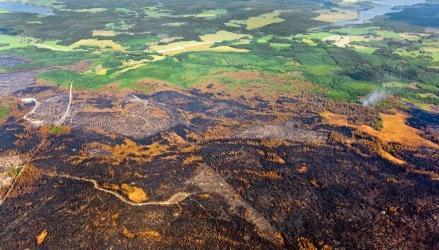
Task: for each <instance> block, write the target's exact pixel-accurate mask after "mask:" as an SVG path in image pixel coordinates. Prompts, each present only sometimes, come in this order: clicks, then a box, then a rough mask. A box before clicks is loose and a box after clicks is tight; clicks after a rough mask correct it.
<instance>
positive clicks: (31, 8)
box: [0, 2, 53, 15]
mask: <svg viewBox="0 0 439 250" xmlns="http://www.w3.org/2000/svg"><path fill="white" fill-rule="evenodd" d="M0 9H5V10H7V11H8V12H25V13H33V14H39V15H52V14H53V12H52V9H51V8H49V7H45V6H36V5H33V4H26V3H18V2H17V3H15V2H14V3H12V2H3V3H0Z"/></svg>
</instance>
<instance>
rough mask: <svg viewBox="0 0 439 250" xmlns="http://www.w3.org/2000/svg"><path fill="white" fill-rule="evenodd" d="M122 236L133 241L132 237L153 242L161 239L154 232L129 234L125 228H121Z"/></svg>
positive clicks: (159, 235)
mask: <svg viewBox="0 0 439 250" xmlns="http://www.w3.org/2000/svg"><path fill="white" fill-rule="evenodd" d="M121 233H122V236H124V237H125V238H128V239H133V238H134V237H138V238H140V239H144V240H155V241H158V240H160V239H161V238H162V235H161V234H160V233H159V232H157V231H155V230H142V231H137V232H131V231H130V230H128V229H127V228H126V227H122V232H121Z"/></svg>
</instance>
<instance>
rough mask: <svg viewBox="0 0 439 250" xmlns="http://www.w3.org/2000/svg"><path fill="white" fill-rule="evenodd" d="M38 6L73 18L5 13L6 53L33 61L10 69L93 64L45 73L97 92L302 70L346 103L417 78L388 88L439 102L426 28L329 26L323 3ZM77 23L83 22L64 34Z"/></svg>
mask: <svg viewBox="0 0 439 250" xmlns="http://www.w3.org/2000/svg"><path fill="white" fill-rule="evenodd" d="M37 4H40V5H46V6H51V7H52V8H56V9H58V10H61V11H63V12H64V13H65V16H64V17H63V19H57V18H56V17H52V16H48V17H42V16H39V15H32V14H25V13H14V14H13V15H12V14H11V13H7V12H5V11H3V12H1V13H0V30H3V31H2V32H0V40H1V43H0V54H3V55H12V56H17V57H22V58H27V59H29V61H28V62H27V63H26V64H23V65H20V66H15V67H13V68H12V69H5V68H2V69H1V70H2V72H5V71H8V70H17V69H19V68H39V67H52V66H60V65H68V64H74V63H78V62H81V61H88V62H90V63H91V68H90V69H89V70H87V71H85V72H82V73H81V72H75V71H71V70H68V69H59V68H53V69H51V70H48V71H47V72H45V73H41V74H40V75H39V76H38V77H39V79H40V80H41V81H43V82H49V83H52V84H57V85H58V84H61V85H68V84H69V83H70V82H71V81H72V80H73V81H74V82H75V86H76V87H78V88H87V89H94V90H98V89H100V88H101V87H104V86H106V85H109V84H112V85H116V86H120V87H121V88H130V89H134V90H135V89H136V88H137V87H138V84H137V83H138V82H140V81H148V80H160V81H162V82H164V83H167V84H169V85H172V86H175V87H181V88H190V87H192V86H194V85H195V84H202V83H207V82H209V81H217V82H220V83H222V84H224V85H225V86H229V87H230V86H240V87H242V86H244V85H248V86H249V87H251V86H252V85H255V84H256V85H257V84H261V83H263V84H265V85H267V83H266V82H267V81H264V80H261V79H256V80H255V82H252V81H248V80H240V79H230V78H228V77H225V76H224V72H255V73H270V74H276V75H279V76H280V77H281V78H285V79H287V78H288V77H289V75H290V74H291V72H296V73H295V74H300V75H301V77H302V78H301V80H302V81H306V82H307V83H312V84H314V86H315V87H316V88H318V89H321V90H324V91H320V92H319V93H320V94H322V95H325V96H327V97H330V98H334V99H337V100H340V101H353V102H355V101H358V100H359V99H360V98H362V97H364V96H366V95H368V94H369V93H371V92H373V91H374V90H376V89H380V88H383V85H384V84H386V83H389V82H400V83H404V84H406V83H411V82H416V83H417V84H418V86H419V88H417V89H413V88H401V86H393V85H387V87H385V88H387V89H389V91H393V93H395V94H396V95H398V96H400V97H401V98H405V99H406V100H414V101H416V102H419V103H425V104H437V98H434V97H431V96H434V95H428V94H429V93H430V94H434V93H433V92H434V90H435V88H437V87H438V84H439V83H438V82H439V77H438V75H439V72H438V68H439V64H438V62H439V49H438V48H439V46H438V41H437V37H435V36H432V35H431V34H428V33H425V32H423V31H422V30H414V29H413V28H410V29H407V30H403V31H401V30H395V29H392V28H391V27H390V26H389V25H387V26H386V27H381V26H379V25H378V24H377V23H370V24H363V25H356V26H346V27H342V28H340V27H334V28H333V27H331V26H321V25H322V23H321V22H318V21H316V20H314V19H315V17H316V16H318V13H321V11H322V9H321V6H319V5H316V4H314V3H308V4H307V8H303V6H300V5H295V4H294V3H282V2H275V3H270V4H268V3H265V2H260V4H259V5H258V8H256V9H255V8H253V5H251V4H250V3H245V2H239V3H237V2H232V1H225V2H224V3H218V2H215V1H212V2H209V4H208V5H203V4H193V5H188V4H185V3H179V2H175V3H173V4H169V5H165V4H159V5H154V4H152V5H151V4H146V3H145V4H143V5H142V4H141V5H139V4H135V3H124V4H118V3H112V4H111V5H110V4H108V3H106V2H104V1H98V2H97V3H96V4H94V5H89V4H88V3H86V2H82V1H80V2H78V3H75V4H65V5H59V3H58V5H56V4H55V2H54V1H40V2H38V3H37ZM297 8H299V9H300V11H297ZM317 10H318V11H317ZM73 20H75V21H73ZM68 23H70V24H71V23H74V25H69V29H63V27H66V25H68ZM291 23H293V24H294V25H289V24H291ZM41 31H44V32H41ZM271 85H273V86H269V87H267V88H263V89H267V91H274V90H276V89H277V90H279V91H278V92H279V93H282V89H284V88H285V85H283V84H278V83H276V82H272V83H271ZM267 86H268V85H267ZM432 86H433V87H434V88H432ZM401 89H403V91H402V90H401ZM432 91H433V92H432ZM426 97H428V98H426Z"/></svg>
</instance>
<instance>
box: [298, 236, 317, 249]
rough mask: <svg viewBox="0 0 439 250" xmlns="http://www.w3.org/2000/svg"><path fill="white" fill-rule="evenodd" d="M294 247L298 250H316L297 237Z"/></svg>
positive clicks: (312, 245) (302, 238)
mask: <svg viewBox="0 0 439 250" xmlns="http://www.w3.org/2000/svg"><path fill="white" fill-rule="evenodd" d="M296 245H297V249H299V250H317V247H315V246H314V244H312V243H311V241H309V240H308V239H307V238H304V237H298V238H297V239H296Z"/></svg>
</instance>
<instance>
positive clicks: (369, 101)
mask: <svg viewBox="0 0 439 250" xmlns="http://www.w3.org/2000/svg"><path fill="white" fill-rule="evenodd" d="M389 96H390V94H389V93H387V92H385V91H382V90H380V91H374V92H372V93H371V94H369V95H368V96H367V97H366V98H364V99H362V100H361V103H362V104H363V106H366V107H372V106H375V104H377V103H378V102H380V101H382V100H384V99H385V98H387V97H389Z"/></svg>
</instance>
